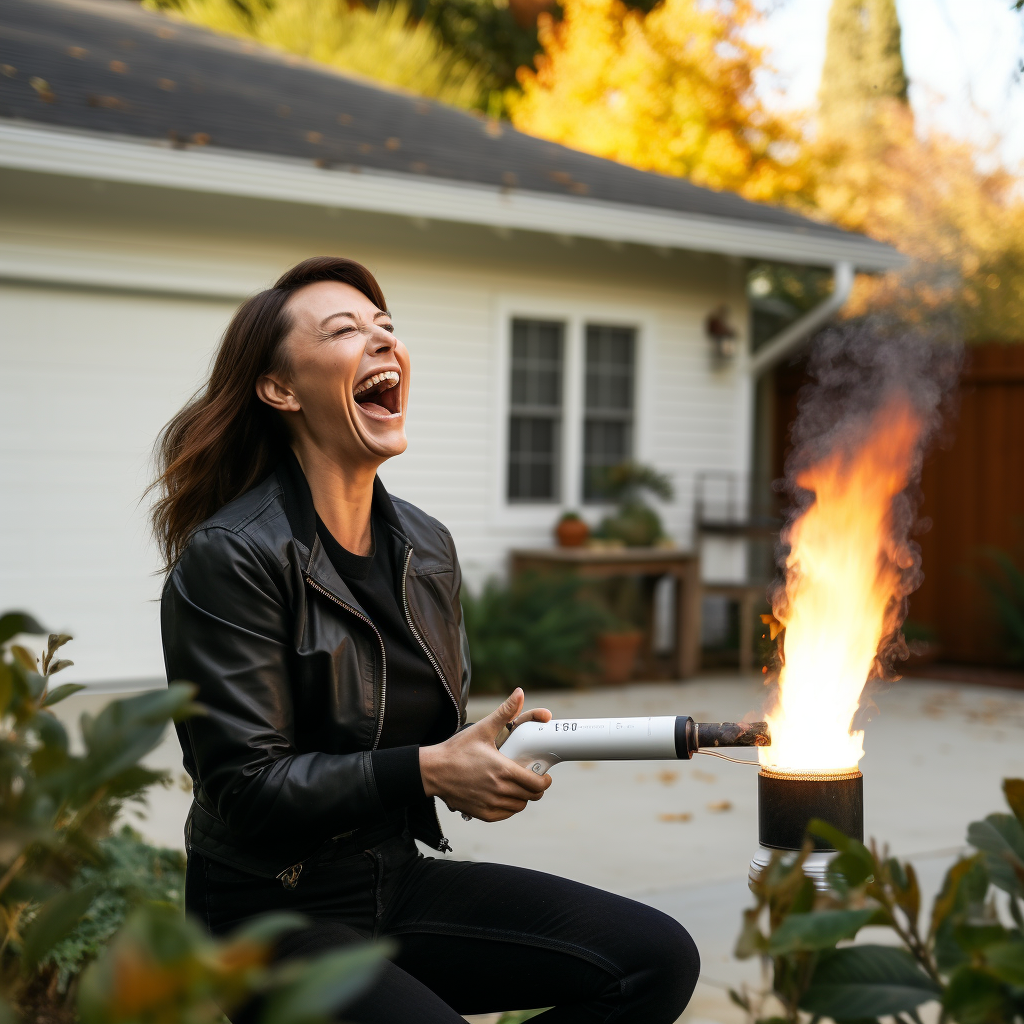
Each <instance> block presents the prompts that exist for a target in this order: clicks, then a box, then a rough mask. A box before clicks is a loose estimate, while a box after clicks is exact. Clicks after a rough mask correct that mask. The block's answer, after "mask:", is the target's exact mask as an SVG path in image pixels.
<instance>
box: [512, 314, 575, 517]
mask: <svg viewBox="0 0 1024 1024" xmlns="http://www.w3.org/2000/svg"><path fill="white" fill-rule="evenodd" d="M564 334H565V325H564V324H561V323H558V322H557V321H550V320H513V321H512V367H511V370H512V373H511V400H512V401H511V409H510V420H509V448H508V497H509V500H511V501H557V500H558V497H559V489H560V483H559V473H560V467H559V462H560V459H559V454H560V444H561V430H562V360H563V351H564V341H563V339H564Z"/></svg>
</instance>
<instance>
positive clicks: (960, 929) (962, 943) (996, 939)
mask: <svg viewBox="0 0 1024 1024" xmlns="http://www.w3.org/2000/svg"><path fill="white" fill-rule="evenodd" d="M1006 936H1007V931H1006V929H1005V928H1004V927H1003V926H1002V925H1001V924H982V925H977V924H966V923H965V924H959V925H957V926H956V927H955V928H954V929H953V938H954V939H955V940H956V944H957V945H958V946H959V947H960V948H961V949H962V950H963V951H964V952H965V953H978V952H980V951H982V950H984V949H986V948H987V947H988V946H994V945H996V943H1000V942H1004V941H1005V940H1006Z"/></svg>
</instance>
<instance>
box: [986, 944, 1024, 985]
mask: <svg viewBox="0 0 1024 1024" xmlns="http://www.w3.org/2000/svg"><path fill="white" fill-rule="evenodd" d="M985 963H986V964H987V965H988V968H989V970H990V971H991V972H992V973H993V974H994V975H995V976H996V977H997V978H999V979H1000V980H1001V981H1005V982H1006V983H1007V984H1009V985H1016V986H1018V987H1021V988H1024V938H1021V937H1019V936H1017V937H1015V938H1013V939H1011V940H1010V941H1008V942H1000V943H997V944H996V945H994V946H989V947H988V948H987V949H986V950H985Z"/></svg>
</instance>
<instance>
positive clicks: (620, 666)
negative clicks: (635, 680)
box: [597, 576, 645, 686]
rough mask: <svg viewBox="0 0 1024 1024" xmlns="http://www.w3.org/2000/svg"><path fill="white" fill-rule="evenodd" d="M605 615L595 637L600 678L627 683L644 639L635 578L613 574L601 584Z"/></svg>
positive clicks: (615, 683) (641, 607) (641, 602)
mask: <svg viewBox="0 0 1024 1024" xmlns="http://www.w3.org/2000/svg"><path fill="white" fill-rule="evenodd" d="M603 590H604V595H603V596H604V604H605V607H606V609H607V618H606V620H605V627H604V629H603V630H602V631H601V632H600V633H599V634H598V636H597V651H598V655H599V659H600V666H601V678H602V681H603V682H604V683H605V685H606V686H620V685H621V684H622V683H625V682H628V681H629V679H630V677H631V676H632V675H633V669H634V668H635V667H636V659H637V655H638V654H639V653H640V647H641V645H642V644H643V642H644V635H645V634H644V629H643V619H644V608H643V599H642V598H641V595H640V588H639V585H638V581H637V580H636V579H634V578H632V577H629V576H620V577H614V578H612V579H610V580H607V581H606V582H605V583H604V586H603Z"/></svg>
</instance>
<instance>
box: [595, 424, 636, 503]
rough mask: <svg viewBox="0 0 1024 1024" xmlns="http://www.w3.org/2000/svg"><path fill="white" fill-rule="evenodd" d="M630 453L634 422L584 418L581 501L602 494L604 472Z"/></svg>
mask: <svg viewBox="0 0 1024 1024" xmlns="http://www.w3.org/2000/svg"><path fill="white" fill-rule="evenodd" d="M632 455H633V424H632V423H629V422H623V421H622V420H600V419H591V418H590V417H588V418H587V420H586V422H585V423H584V428H583V500H584V501H600V500H601V499H602V498H603V497H604V491H603V489H602V485H603V482H604V471H605V470H606V469H607V468H608V467H609V466H617V465H618V464H619V463H620V462H625V461H626V460H627V459H629V458H631V457H632Z"/></svg>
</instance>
